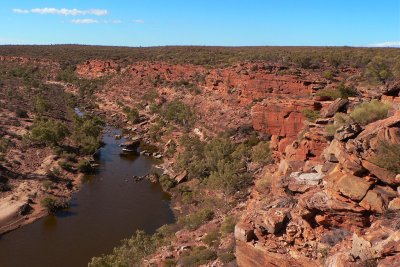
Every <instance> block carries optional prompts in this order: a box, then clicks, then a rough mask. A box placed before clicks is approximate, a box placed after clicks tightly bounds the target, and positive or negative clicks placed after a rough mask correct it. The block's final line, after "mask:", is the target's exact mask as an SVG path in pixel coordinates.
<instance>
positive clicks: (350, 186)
mask: <svg viewBox="0 0 400 267" xmlns="http://www.w3.org/2000/svg"><path fill="white" fill-rule="evenodd" d="M334 187H335V189H336V190H337V191H339V192H340V193H342V194H343V195H344V196H346V197H348V198H350V199H352V200H355V201H361V200H362V199H363V197H364V196H365V195H366V194H367V191H368V189H369V188H370V187H371V184H370V183H368V182H367V181H365V180H363V179H362V178H359V177H356V176H354V175H351V174H344V175H343V176H342V177H340V178H339V180H338V181H337V183H336V184H335V185H334Z"/></svg>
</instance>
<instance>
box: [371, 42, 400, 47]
mask: <svg viewBox="0 0 400 267" xmlns="http://www.w3.org/2000/svg"><path fill="white" fill-rule="evenodd" d="M368 46H371V47H400V41H392V42H382V43H376V44H370V45H368Z"/></svg>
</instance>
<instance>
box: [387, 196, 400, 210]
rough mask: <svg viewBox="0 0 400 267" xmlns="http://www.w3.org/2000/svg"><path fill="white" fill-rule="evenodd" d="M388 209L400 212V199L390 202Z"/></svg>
mask: <svg viewBox="0 0 400 267" xmlns="http://www.w3.org/2000/svg"><path fill="white" fill-rule="evenodd" d="M388 208H389V209H390V210H400V198H399V197H396V198H395V199H393V200H392V201H390V203H389V206H388Z"/></svg>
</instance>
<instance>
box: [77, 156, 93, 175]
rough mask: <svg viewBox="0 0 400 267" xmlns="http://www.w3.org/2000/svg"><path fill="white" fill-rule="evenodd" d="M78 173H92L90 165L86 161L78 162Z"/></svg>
mask: <svg viewBox="0 0 400 267" xmlns="http://www.w3.org/2000/svg"><path fill="white" fill-rule="evenodd" d="M77 168H78V171H80V172H82V173H90V172H92V171H93V168H92V165H91V164H90V162H89V161H87V160H84V159H82V160H80V161H79V162H78V165H77Z"/></svg>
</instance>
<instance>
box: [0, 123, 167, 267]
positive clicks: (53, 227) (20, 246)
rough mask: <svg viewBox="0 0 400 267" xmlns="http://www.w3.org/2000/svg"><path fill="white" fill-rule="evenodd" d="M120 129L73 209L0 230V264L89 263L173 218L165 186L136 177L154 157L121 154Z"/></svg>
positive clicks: (57, 266) (60, 266)
mask: <svg viewBox="0 0 400 267" xmlns="http://www.w3.org/2000/svg"><path fill="white" fill-rule="evenodd" d="M120 133H121V132H120V131H119V130H116V129H113V128H109V129H108V131H107V133H106V134H105V135H104V138H103V141H104V142H105V146H104V147H103V148H102V149H101V151H100V157H99V164H100V167H99V168H98V170H97V171H96V173H95V174H93V175H90V176H87V177H85V180H86V182H85V183H84V184H83V185H82V188H81V189H80V190H79V191H78V192H77V193H76V194H74V195H73V197H72V199H71V207H70V208H69V209H68V210H65V211H60V212H58V213H57V214H55V215H49V216H47V217H45V218H42V219H40V220H38V221H36V222H35V223H33V224H30V225H27V226H24V227H22V228H20V229H18V230H15V231H13V232H11V233H8V234H5V235H3V236H0V267H36V266H37V267H53V266H54V267H64V266H65V267H75V266H77V267H79V266H87V263H88V262H89V261H90V259H91V258H92V257H93V256H100V255H101V254H106V253H110V252H111V251H112V249H113V247H115V246H117V245H119V244H120V240H121V239H124V238H127V237H130V236H131V235H132V234H133V233H134V232H135V231H136V230H137V229H143V230H145V231H146V232H148V233H152V232H154V231H155V230H156V229H157V228H158V227H160V226H161V225H163V224H167V223H172V222H173V221H174V216H173V213H172V211H171V209H170V207H169V198H168V195H167V194H165V193H163V192H162V190H161V188H160V186H159V185H155V184H151V183H150V182H149V181H148V180H146V179H145V180H142V181H140V182H135V181H134V179H133V176H134V175H136V176H143V175H146V174H148V172H149V171H150V170H151V168H152V167H153V165H154V162H153V161H152V159H151V158H149V157H146V156H143V155H140V156H136V155H127V156H126V155H125V156H121V155H120V151H121V148H120V147H119V146H118V145H119V144H120V143H121V142H124V141H126V140H124V139H121V140H115V139H114V135H115V134H120Z"/></svg>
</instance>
